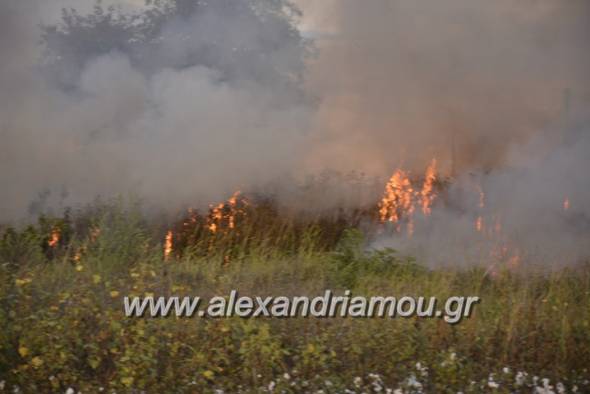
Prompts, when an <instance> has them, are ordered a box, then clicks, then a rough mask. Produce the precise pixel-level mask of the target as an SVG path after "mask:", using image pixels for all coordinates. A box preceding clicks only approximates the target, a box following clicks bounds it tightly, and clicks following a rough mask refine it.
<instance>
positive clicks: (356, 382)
mask: <svg viewBox="0 0 590 394" xmlns="http://www.w3.org/2000/svg"><path fill="white" fill-rule="evenodd" d="M353 382H354V385H355V386H356V387H361V386H362V384H363V378H361V377H360V376H357V377H355V378H354V380H353Z"/></svg>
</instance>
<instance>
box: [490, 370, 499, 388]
mask: <svg viewBox="0 0 590 394" xmlns="http://www.w3.org/2000/svg"><path fill="white" fill-rule="evenodd" d="M488 387H489V388H491V389H497V388H498V387H500V385H499V384H498V383H496V382H495V381H494V374H493V373H491V374H490V376H489V377H488Z"/></svg>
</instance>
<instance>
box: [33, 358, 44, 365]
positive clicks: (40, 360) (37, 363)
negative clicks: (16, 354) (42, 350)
mask: <svg viewBox="0 0 590 394" xmlns="http://www.w3.org/2000/svg"><path fill="white" fill-rule="evenodd" d="M31 364H33V366H34V367H35V368H39V367H40V366H41V365H43V360H42V359H41V357H33V359H32V360H31Z"/></svg>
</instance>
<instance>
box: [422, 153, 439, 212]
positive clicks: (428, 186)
mask: <svg viewBox="0 0 590 394" xmlns="http://www.w3.org/2000/svg"><path fill="white" fill-rule="evenodd" d="M435 181H436V159H432V162H431V163H430V165H429V166H428V168H427V169H426V176H425V177H424V184H423V185H422V191H421V192H420V196H421V197H422V212H423V213H424V215H430V212H431V211H432V208H431V207H432V201H434V198H435V197H436V194H435V193H434V182H435Z"/></svg>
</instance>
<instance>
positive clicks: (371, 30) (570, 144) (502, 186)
mask: <svg viewBox="0 0 590 394" xmlns="http://www.w3.org/2000/svg"><path fill="white" fill-rule="evenodd" d="M177 3H178V4H181V5H184V6H186V7H187V8H186V10H185V11H186V12H180V13H178V14H177V16H176V17H173V18H168V19H166V20H165V22H164V23H162V24H161V25H157V26H156V27H157V28H158V29H159V30H158V34H157V35H155V36H154V37H153V38H154V40H152V41H149V40H148V44H145V43H143V44H141V45H139V44H136V43H134V40H136V39H137V37H142V36H141V35H142V34H143V35H146V34H147V35H149V34H151V33H150V32H151V31H152V30H150V29H151V28H152V27H153V25H149V24H148V25H146V23H147V22H146V21H150V19H149V18H148V19H142V17H145V15H152V16H154V15H155V14H154V13H152V14H146V13H145V12H144V11H145V10H146V8H145V7H148V8H147V9H152V10H155V9H156V8H153V7H154V6H143V5H137V4H135V3H133V2H130V1H128V2H125V3H124V5H125V7H126V8H125V10H127V11H126V12H129V13H130V15H133V14H134V15H136V16H137V15H140V16H142V17H136V18H132V17H128V18H132V19H127V21H131V22H132V25H133V26H135V27H134V29H135V30H134V31H135V32H136V35H135V36H132V37H131V38H130V39H129V40H127V41H125V40H123V41H117V43H118V44H117V45H111V46H110V47H109V50H103V49H101V48H103V47H102V45H103V44H104V43H107V44H106V45H107V46H108V45H109V42H110V43H111V44H112V42H113V40H114V41H116V40H117V39H118V38H117V37H118V36H116V34H115V35H114V36H113V34H114V33H113V31H112V30H108V29H103V30H100V29H98V30H95V31H93V35H87V36H84V34H83V33H84V32H86V33H88V32H87V31H84V30H83V29H82V30H80V31H77V32H76V33H77V35H76V34H70V35H67V34H62V33H63V32H60V31H59V29H58V30H54V31H52V33H51V34H49V35H48V36H47V35H46V37H45V38H46V40H45V41H46V43H47V44H48V45H49V46H50V47H51V48H53V49H55V48H58V49H59V50H58V51H57V52H55V51H54V52H53V53H49V54H48V51H47V48H46V47H45V46H44V44H42V40H41V33H42V30H41V28H40V27H39V23H41V22H42V23H45V24H48V25H51V24H54V25H55V24H56V23H57V22H58V21H57V20H56V18H55V15H56V14H57V13H56V9H55V7H53V8H52V7H49V6H47V3H44V2H43V3H42V2H40V1H36V0H19V1H17V0H6V1H3V2H2V4H0V33H1V34H0V52H1V53H2V56H1V57H0V133H1V143H0V184H1V185H2V188H1V189H0V201H1V203H0V221H7V220H19V219H22V218H25V217H26V216H27V215H31V214H37V213H38V212H40V211H43V210H47V209H49V208H54V209H55V208H59V207H60V206H65V205H75V204H79V203H84V202H89V201H91V200H92V199H93V198H95V197H96V196H98V195H101V196H114V195H118V194H129V193H133V194H135V195H138V196H140V197H142V198H143V199H145V200H146V201H147V202H149V204H152V205H154V206H158V207H161V208H162V207H163V208H167V209H169V210H175V209H179V208H181V207H185V206H188V205H194V204H198V203H208V202H212V201H216V200H218V199H221V198H224V197H227V195H229V193H231V192H232V191H234V190H235V189H238V188H241V189H246V190H257V189H258V190H261V188H263V187H265V185H268V184H269V183H272V184H275V185H276V184H278V185H279V186H278V188H279V190H282V192H280V191H279V195H282V196H283V197H282V198H283V199H284V201H286V202H289V201H299V202H301V201H309V204H310V205H313V204H318V203H314V202H313V201H312V200H313V199H305V198H299V197H296V198H294V197H293V195H294V194H295V190H294V187H293V183H294V181H293V179H302V177H304V176H306V175H309V174H318V173H321V172H322V171H325V170H331V171H336V172H338V173H343V174H346V173H349V172H350V171H356V173H357V174H358V173H364V174H367V175H368V177H367V178H368V179H370V181H367V182H366V184H367V185H368V184H370V185H371V186H370V188H367V191H366V193H365V194H363V193H359V187H360V186H359V185H362V184H363V182H364V181H363V182H361V181H359V182H357V181H354V182H353V184H352V185H348V186H347V185H344V186H342V185H333V186H331V187H329V188H328V189H329V190H326V188H320V189H322V190H320V191H319V193H318V194H320V195H321V197H322V198H321V199H319V200H321V206H322V207H324V206H327V207H329V206H330V205H339V204H344V205H348V206H350V205H354V201H351V198H349V196H346V197H343V195H345V194H348V193H350V192H351V191H353V192H354V193H357V194H359V195H360V194H363V195H362V196H360V197H359V199H361V200H363V202H365V201H367V200H371V199H372V198H373V199H375V200H376V199H378V197H379V196H378V189H379V188H378V187H375V184H376V183H375V182H376V181H375V179H377V180H384V179H386V178H387V177H388V176H389V175H390V173H391V171H392V170H393V169H394V168H396V167H397V166H403V167H405V168H408V169H410V170H411V171H414V172H418V171H422V170H423V168H424V167H425V166H426V164H427V163H428V162H429V160H430V159H432V158H433V157H436V158H437V159H438V162H439V163H440V169H441V172H442V174H441V175H443V176H447V177H450V178H451V179H452V180H453V182H452V184H451V186H450V188H449V189H448V191H447V199H448V201H451V202H452V203H449V204H448V205H451V206H452V207H448V206H444V207H443V205H444V204H443V203H442V202H439V205H438V206H435V209H434V211H433V214H432V219H431V220H430V221H429V222H428V223H426V222H424V223H420V222H418V223H416V231H415V234H416V237H415V238H413V239H412V240H411V241H407V240H400V239H396V240H391V239H389V238H387V239H385V240H382V241H380V244H385V245H390V246H396V247H399V248H405V249H407V250H416V251H418V252H417V253H418V254H420V253H421V254H422V257H423V258H424V259H427V260H432V261H435V262H449V261H451V260H456V256H457V250H458V249H462V248H463V249H465V248H466V247H465V244H473V243H474V242H471V241H472V239H471V238H470V237H471V235H468V234H472V233H473V232H472V226H473V223H472V220H471V218H472V216H473V215H476V214H477V212H476V211H477V209H478V208H477V207H476V205H477V204H476V203H474V202H473V201H471V200H470V198H471V197H465V196H466V195H469V193H470V192H467V190H473V184H474V183H477V184H478V185H480V186H481V187H482V188H483V189H485V192H486V198H487V207H490V208H489V209H492V207H493V209H495V210H497V211H498V212H501V214H502V216H503V217H504V222H503V226H504V231H505V233H506V234H509V235H510V237H511V239H513V240H517V241H518V242H519V243H520V244H521V245H523V246H524V247H526V248H527V249H528V250H532V251H533V252H531V253H536V254H539V255H544V256H550V258H551V259H552V260H555V259H557V258H558V257H560V256H565V255H568V256H569V255H572V256H573V258H574V259H576V258H581V257H584V256H587V254H588V252H589V251H588V250H586V249H587V247H585V246H583V245H584V237H585V236H586V234H588V220H589V219H588V218H589V217H590V206H589V205H588V204H589V201H590V198H589V197H590V181H589V179H590V177H588V175H587V174H586V169H587V168H588V165H589V164H590V163H589V162H588V161H589V159H588V157H589V155H588V151H589V149H590V137H589V135H590V131H589V130H588V128H589V123H588V115H589V114H588V110H587V108H588V104H589V103H590V89H589V88H590V75H589V74H588V70H590V52H588V51H587V48H586V47H587V39H588V37H589V36H590V34H589V33H590V3H588V2H587V1H584V0H579V1H576V0H573V1H567V2H555V1H551V0H536V1H533V0H525V1H520V2H514V1H509V0H499V1H493V2H492V1H472V0H446V1H413V2H409V1H379V0H371V1H363V2H360V1H354V0H330V1H322V2H315V1H309V0H299V1H297V5H298V6H299V9H300V11H301V15H299V13H298V10H297V8H296V7H295V6H293V5H292V4H289V3H287V2H277V1H270V0H268V1H262V0H260V1H254V0H250V1H245V0H244V1H239V0H223V1H221V0H220V1H211V2H209V3H206V2H193V1H191V0H182V1H178V2H177ZM59 4H60V5H68V4H67V1H65V0H64V1H62V2H60V3H59ZM120 4H123V3H120ZM195 4H197V7H196V8H195V7H194V6H195ZM89 5H91V2H88V4H84V5H83V6H84V7H85V8H84V10H83V11H80V13H79V14H75V13H74V14H72V13H69V14H66V15H69V18H70V19H69V20H70V21H72V20H74V21H75V20H76V18H82V19H79V20H83V21H86V22H87V21H88V20H89V19H84V18H85V16H84V15H85V14H84V13H85V12H91V13H92V8H91V7H89ZM77 6H78V7H80V4H79V3H77ZM195 10H198V11H195ZM154 12H156V11H154ZM115 14H116V13H115ZM154 18H155V17H154ZM66 20H67V19H66ZM153 20H157V18H156V19H153ZM153 20H152V21H153ZM142 23H143V25H142ZM142 29H143V30H142ZM47 31H48V30H47V29H46V30H45V33H47ZM137 32H139V33H137ZM127 33H128V32H127ZM127 33H125V34H127ZM134 34H135V33H134ZM308 39H309V40H310V41H313V44H310V42H308V41H307V40H308ZM51 48H50V49H51ZM49 52H51V51H49ZM56 53H57V56H56ZM378 182H381V181H377V184H378ZM332 183H338V182H332ZM344 183H345V182H344ZM367 194H368V196H367ZM355 198H356V197H355ZM564 198H568V199H569V201H570V202H571V209H570V210H568V212H567V215H564V214H563V207H562V202H563V200H564ZM352 200H353V199H352ZM457 205H459V206H460V208H457ZM420 234H423V235H420ZM450 234H451V235H452V236H451V235H450ZM449 237H451V238H452V239H450V238H449ZM453 244H456V246H457V247H456V248H453V247H450V245H453ZM445 250H446V251H448V252H445V253H447V254H448V255H444V253H443V254H442V255H441V252H440V251H445ZM568 253H569V254H568ZM466 256H467V257H466V259H469V256H468V255H466Z"/></svg>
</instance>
